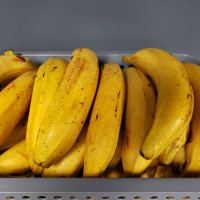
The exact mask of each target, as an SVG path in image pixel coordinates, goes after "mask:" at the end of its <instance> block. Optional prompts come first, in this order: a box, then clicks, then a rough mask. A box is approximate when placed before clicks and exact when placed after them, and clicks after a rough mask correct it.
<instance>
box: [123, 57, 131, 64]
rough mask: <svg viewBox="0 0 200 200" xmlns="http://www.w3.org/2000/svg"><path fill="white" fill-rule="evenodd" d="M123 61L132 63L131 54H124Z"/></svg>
mask: <svg viewBox="0 0 200 200" xmlns="http://www.w3.org/2000/svg"><path fill="white" fill-rule="evenodd" d="M122 62H124V63H130V64H132V60H131V56H123V57H122Z"/></svg>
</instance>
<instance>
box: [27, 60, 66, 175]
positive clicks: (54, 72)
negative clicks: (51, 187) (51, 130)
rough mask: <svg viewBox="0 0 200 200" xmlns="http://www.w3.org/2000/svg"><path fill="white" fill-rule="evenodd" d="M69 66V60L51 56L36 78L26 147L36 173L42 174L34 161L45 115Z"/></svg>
mask: <svg viewBox="0 0 200 200" xmlns="http://www.w3.org/2000/svg"><path fill="white" fill-rule="evenodd" d="M66 68H67V62H66V61H65V59H63V58H58V57H50V58H49V59H48V60H47V61H46V62H45V63H43V64H42V65H41V66H40V67H39V69H38V71H37V76H36V79H35V83H34V87H33V94H32V99H31V105H30V111H29V118H28V126H27V133H26V147H27V152H28V156H29V162H30V165H31V170H32V171H33V173H34V174H37V175H40V174H42V171H43V168H41V167H39V166H38V165H36V164H35V163H34V161H33V153H34V150H35V143H36V138H37V136H38V132H39V128H40V126H41V123H42V120H43V118H44V115H45V113H46V111H47V108H48V107H49V105H50V103H51V100H52V98H53V96H54V94H55V92H56V90H57V89H58V87H59V84H60V82H61V80H62V78H63V76H64V73H65V71H66Z"/></svg>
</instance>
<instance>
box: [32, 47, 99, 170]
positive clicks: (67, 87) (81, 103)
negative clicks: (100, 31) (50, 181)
mask: <svg viewBox="0 0 200 200" xmlns="http://www.w3.org/2000/svg"><path fill="white" fill-rule="evenodd" d="M98 76H99V67H98V59H97V56H96V54H95V53H94V52H93V51H92V50H90V49H87V48H80V49H76V50H74V52H73V53H72V57H71V59H70V61H69V64H68V67H67V70H66V72H65V74H64V76H63V79H62V81H61V83H60V85H59V87H58V89H57V91H56V93H55V95H54V97H53V98H52V101H51V103H50V105H49V107H48V109H47V111H46V112H45V115H44V118H43V120H42V123H41V126H40V128H39V132H38V135H37V138H36V141H35V150H34V156H33V158H34V162H35V163H36V164H37V165H39V166H41V167H45V168H47V167H50V166H51V165H52V164H54V163H56V162H58V161H59V160H60V159H61V158H62V157H63V156H64V155H65V154H66V153H67V152H68V151H69V150H70V149H71V147H72V146H73V144H74V143H75V142H76V140H77V138H78V136H79V134H80V132H81V129H82V127H83V125H84V122H85V120H86V118H87V115H88V113H89V110H90V107H91V105H92V102H93V98H94V95H95V92H96V88H97V83H98Z"/></svg>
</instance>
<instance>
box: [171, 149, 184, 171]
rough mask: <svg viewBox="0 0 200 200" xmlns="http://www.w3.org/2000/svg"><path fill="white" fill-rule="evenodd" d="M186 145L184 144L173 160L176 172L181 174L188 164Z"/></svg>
mask: <svg viewBox="0 0 200 200" xmlns="http://www.w3.org/2000/svg"><path fill="white" fill-rule="evenodd" d="M185 146H186V145H184V146H182V148H181V149H180V150H179V151H178V152H177V153H176V155H175V156H174V159H173V161H172V168H173V172H174V173H175V174H181V172H182V171H183V169H184V166H185V164H186V152H185Z"/></svg>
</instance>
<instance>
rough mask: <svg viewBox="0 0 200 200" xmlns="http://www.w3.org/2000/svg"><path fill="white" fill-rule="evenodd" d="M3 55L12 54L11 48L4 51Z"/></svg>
mask: <svg viewBox="0 0 200 200" xmlns="http://www.w3.org/2000/svg"><path fill="white" fill-rule="evenodd" d="M4 55H6V56H9V55H14V53H13V51H12V50H8V51H5V52H4Z"/></svg>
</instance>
